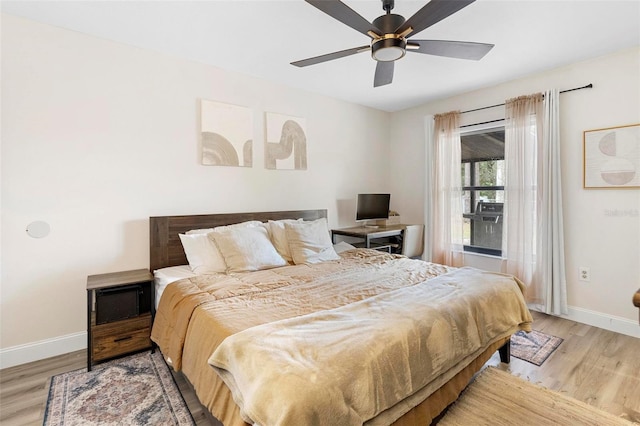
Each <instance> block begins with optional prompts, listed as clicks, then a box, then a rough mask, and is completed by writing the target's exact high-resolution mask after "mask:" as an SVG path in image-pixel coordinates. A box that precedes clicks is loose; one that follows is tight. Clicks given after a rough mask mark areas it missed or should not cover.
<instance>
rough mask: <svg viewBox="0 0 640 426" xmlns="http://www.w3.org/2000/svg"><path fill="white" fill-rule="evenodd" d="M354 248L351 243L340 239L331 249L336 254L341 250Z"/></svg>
mask: <svg viewBox="0 0 640 426" xmlns="http://www.w3.org/2000/svg"><path fill="white" fill-rule="evenodd" d="M354 248H356V247H355V246H352V245H351V244H349V243H346V242H344V241H340V242H339V243H337V244H334V245H333V249H334V250H335V251H336V253H338V254H340V253H342V252H343V251H347V250H353V249H354Z"/></svg>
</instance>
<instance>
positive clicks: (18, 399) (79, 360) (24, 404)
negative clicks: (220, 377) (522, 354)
mask: <svg viewBox="0 0 640 426" xmlns="http://www.w3.org/2000/svg"><path fill="white" fill-rule="evenodd" d="M532 314H533V316H534V328H535V329H536V330H539V331H543V332H545V333H548V334H552V335H554V336H558V337H562V338H563V339H564V342H563V343H562V344H561V345H560V347H559V348H558V349H557V350H556V351H555V352H554V353H553V354H552V355H551V356H550V357H549V359H547V361H546V362H545V363H544V364H542V366H540V367H537V366H535V365H533V364H530V363H527V362H525V361H521V360H519V359H517V358H511V363H510V364H508V365H507V364H501V363H500V358H499V357H498V354H497V353H496V355H494V356H493V357H492V358H491V359H490V360H489V361H488V362H487V364H486V365H492V366H497V367H498V368H500V369H502V370H506V371H510V372H511V373H512V374H514V375H516V376H520V377H522V378H524V379H527V380H529V381H531V382H533V383H538V384H540V385H542V386H544V387H546V388H549V389H553V390H556V391H558V392H560V393H562V394H565V395H568V396H571V397H574V398H576V399H579V400H581V401H584V402H586V403H588V404H591V405H594V406H596V407H599V408H601V409H603V410H605V411H608V412H610V413H612V414H615V415H616V416H620V415H622V416H624V417H626V418H627V419H629V420H632V421H635V422H640V356H639V355H638V354H640V339H636V338H634V337H629V336H624V335H621V334H617V333H613V332H610V331H607V330H603V329H599V328H596V327H590V326H588V325H584V324H579V323H576V322H573V321H569V320H565V319H561V318H557V317H552V316H548V315H544V314H540V313H537V312H533V313H532ZM639 327H640V325H639ZM85 366H86V352H85V351H78V352H73V353H70V354H66V355H61V356H58V357H54V358H50V359H47V360H43V361H37V362H32V363H29V364H24V365H21V366H17V367H12V368H7V369H4V370H0V424H2V425H3V426H13V425H37V424H42V419H43V415H44V408H45V404H46V399H47V392H48V382H49V378H50V377H51V376H52V375H55V374H59V373H62V372H65V371H71V370H75V369H79V368H84V367H85ZM176 379H177V382H178V385H179V387H180V389H181V391H182V393H183V395H184V397H185V400H186V401H187V404H188V405H189V408H190V410H191V413H192V415H193V417H194V419H195V420H196V423H197V424H198V425H216V426H219V423H218V422H216V421H215V420H214V419H213V418H212V417H211V416H210V415H209V414H208V413H207V412H206V410H205V409H203V408H202V406H201V405H200V403H199V402H198V400H197V398H196V397H195V395H194V393H193V391H192V390H191V389H190V388H189V386H188V384H186V382H185V380H184V378H183V377H182V376H177V378H176ZM507 397H508V396H507Z"/></svg>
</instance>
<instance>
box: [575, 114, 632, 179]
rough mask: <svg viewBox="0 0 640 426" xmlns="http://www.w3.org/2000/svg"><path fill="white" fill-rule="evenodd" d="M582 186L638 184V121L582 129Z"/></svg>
mask: <svg viewBox="0 0 640 426" xmlns="http://www.w3.org/2000/svg"><path fill="white" fill-rule="evenodd" d="M583 144H584V170H583V171H584V174H583V184H584V188H640V124H630V125H627V126H619V127H609V128H605V129H596V130H585V131H584V134H583Z"/></svg>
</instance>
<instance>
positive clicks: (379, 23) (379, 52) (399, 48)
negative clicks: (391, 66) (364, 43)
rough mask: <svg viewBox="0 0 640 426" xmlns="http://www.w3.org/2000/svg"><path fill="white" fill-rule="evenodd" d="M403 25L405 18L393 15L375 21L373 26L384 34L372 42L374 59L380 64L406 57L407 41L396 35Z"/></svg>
mask: <svg viewBox="0 0 640 426" xmlns="http://www.w3.org/2000/svg"><path fill="white" fill-rule="evenodd" d="M402 24H404V18H403V17H402V16H400V15H395V14H393V13H388V14H386V15H382V16H380V17H378V18H376V19H375V20H374V21H373V25H374V26H375V27H376V28H378V29H379V30H380V31H382V33H383V34H384V35H383V36H382V37H380V38H377V39H373V41H372V42H371V56H372V57H373V59H375V60H376V61H380V62H391V61H395V60H398V59H400V58H402V57H403V56H404V55H405V53H406V47H407V40H405V39H404V37H400V36H398V35H397V34H396V33H395V31H396V29H397V28H399V27H400V25H402Z"/></svg>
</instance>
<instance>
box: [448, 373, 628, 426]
mask: <svg viewBox="0 0 640 426" xmlns="http://www.w3.org/2000/svg"><path fill="white" fill-rule="evenodd" d="M437 424H438V426H469V425H492V426H510V425H520V426H529V425H531V426H539V425H567V426H573V425H580V426H585V425H589V426H604V425H606V426H615V425H621V426H631V425H632V424H634V423H631V422H629V421H628V420H625V419H624V418H622V417H618V416H614V415H613V414H611V413H607V412H605V411H602V410H600V409H598V408H596V407H594V406H591V405H589V404H586V403H584V402H582V401H578V400H577V399H573V398H569V397H568V396H565V395H562V394H560V393H558V392H554V391H552V390H549V389H546V388H543V387H542V386H538V385H535V384H533V383H530V382H528V381H526V380H523V379H521V378H519V377H515V376H513V375H511V374H510V373H507V372H505V371H501V370H498V369H497V368H493V367H489V368H486V369H485V370H484V371H483V372H482V373H480V374H479V375H478V376H477V377H476V379H475V380H474V381H473V382H472V383H471V384H470V385H469V386H468V387H467V389H465V391H464V392H463V393H462V395H461V396H460V398H459V399H458V400H457V401H456V402H455V403H454V404H453V405H452V406H451V407H449V409H448V410H447V413H446V414H445V415H444V417H443V418H442V419H441V420H439V421H438V423H437Z"/></svg>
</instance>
